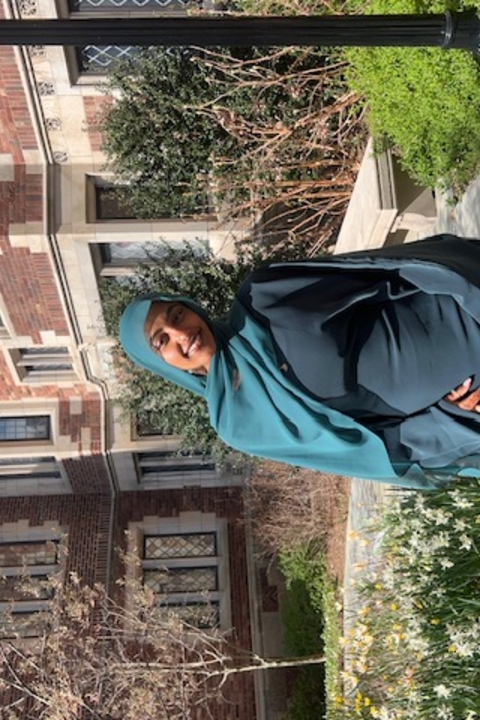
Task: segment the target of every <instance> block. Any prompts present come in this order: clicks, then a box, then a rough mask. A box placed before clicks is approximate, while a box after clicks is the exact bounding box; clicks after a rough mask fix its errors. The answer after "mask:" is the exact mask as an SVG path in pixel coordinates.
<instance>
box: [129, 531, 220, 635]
mask: <svg viewBox="0 0 480 720" xmlns="http://www.w3.org/2000/svg"><path fill="white" fill-rule="evenodd" d="M218 560H219V559H218V556H217V535H216V533H215V532H193V533H188V534H175V535H145V536H144V543H143V560H142V566H143V580H144V583H145V585H146V586H147V587H149V588H150V589H151V590H152V591H153V592H154V594H155V595H157V596H158V597H159V601H160V602H162V603H164V604H165V605H166V607H167V609H170V610H172V611H174V612H175V613H176V614H177V613H179V614H181V616H182V618H184V619H185V621H186V622H189V623H191V624H192V625H196V626H197V627H202V628H212V627H216V626H217V625H219V622H220V615H219V577H218Z"/></svg>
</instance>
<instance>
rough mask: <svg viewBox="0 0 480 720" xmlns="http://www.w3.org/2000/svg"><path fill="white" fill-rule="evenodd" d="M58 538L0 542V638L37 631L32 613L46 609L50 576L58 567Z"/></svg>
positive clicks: (28, 634)
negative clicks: (0, 636)
mask: <svg viewBox="0 0 480 720" xmlns="http://www.w3.org/2000/svg"><path fill="white" fill-rule="evenodd" d="M58 546H59V541H58V538H55V539H49V540H35V541H31V540H25V541H16V542H2V543H0V576H1V577H0V611H2V610H4V611H5V610H7V609H8V610H10V611H11V617H10V615H9V614H5V613H2V614H1V616H0V617H1V621H0V633H1V635H2V637H4V638H6V637H11V636H12V635H17V634H20V636H23V637H32V636H35V635H37V634H38V630H37V628H36V625H35V617H34V616H35V614H36V613H38V612H40V611H41V610H46V609H47V608H48V601H49V600H50V599H51V597H52V587H51V584H50V583H49V578H50V577H51V576H52V575H54V574H55V573H57V572H58V571H59V569H60V562H59V553H58Z"/></svg>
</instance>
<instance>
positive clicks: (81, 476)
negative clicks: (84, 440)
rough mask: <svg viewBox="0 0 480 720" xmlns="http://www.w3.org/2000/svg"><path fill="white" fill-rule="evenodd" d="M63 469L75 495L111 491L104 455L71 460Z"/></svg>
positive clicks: (65, 462)
mask: <svg viewBox="0 0 480 720" xmlns="http://www.w3.org/2000/svg"><path fill="white" fill-rule="evenodd" d="M63 467H64V469H65V471H66V473H67V476H68V479H69V482H70V485H71V486H72V490H73V492H74V493H78V494H82V493H97V492H105V493H108V492H109V491H110V482H109V479H108V473H107V468H106V467H105V459H104V457H103V456H102V455H96V456H93V457H82V458H70V459H68V460H64V461H63ZM80 502H81V501H80Z"/></svg>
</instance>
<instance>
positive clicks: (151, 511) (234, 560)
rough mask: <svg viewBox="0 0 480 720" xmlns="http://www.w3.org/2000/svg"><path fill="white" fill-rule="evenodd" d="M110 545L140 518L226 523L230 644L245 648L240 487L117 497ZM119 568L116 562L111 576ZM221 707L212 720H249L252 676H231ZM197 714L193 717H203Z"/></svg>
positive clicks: (246, 602) (245, 596) (245, 579)
mask: <svg viewBox="0 0 480 720" xmlns="http://www.w3.org/2000/svg"><path fill="white" fill-rule="evenodd" d="M117 508H118V509H117V514H116V545H117V546H118V547H125V530H127V529H128V524H129V523H130V522H135V521H137V522H141V521H142V520H143V518H144V517H145V516H157V517H176V516H178V515H179V513H181V512H187V511H200V512H204V513H215V515H216V516H217V517H218V518H224V519H226V520H227V521H228V548H229V574H230V592H231V597H230V602H231V608H232V628H233V638H234V640H235V643H236V644H237V645H238V647H239V649H241V650H247V651H248V650H251V624H250V613H249V595H248V575H247V554H246V544H245V524H244V522H243V520H242V516H243V500H242V489H241V488H203V489H202V488H200V487H198V488H188V489H186V488H184V489H181V490H157V491H150V492H137V493H135V492H127V493H122V494H121V495H120V497H119V498H118V502H117ZM121 572H122V568H121V567H120V566H119V565H118V564H117V570H116V573H117V575H120V574H121ZM224 696H225V700H226V702H225V703H223V702H222V703H221V704H220V705H219V706H218V707H215V708H212V710H214V717H215V720H232V719H233V718H235V720H255V717H256V712H255V695H254V683H253V675H252V674H250V673H247V674H244V675H241V676H237V677H235V676H234V677H233V678H231V679H230V680H229V681H228V682H227V684H226V686H225V688H224ZM204 717H205V711H203V713H202V711H201V710H200V711H199V714H198V718H199V720H200V718H204Z"/></svg>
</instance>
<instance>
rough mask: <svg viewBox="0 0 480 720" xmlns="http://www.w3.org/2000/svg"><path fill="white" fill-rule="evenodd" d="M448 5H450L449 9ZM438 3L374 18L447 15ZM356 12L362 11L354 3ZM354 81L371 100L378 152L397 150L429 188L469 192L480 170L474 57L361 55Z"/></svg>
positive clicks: (354, 56) (423, 52)
mask: <svg viewBox="0 0 480 720" xmlns="http://www.w3.org/2000/svg"><path fill="white" fill-rule="evenodd" d="M447 5H448V4H447ZM447 5H446V4H445V3H444V2H439V1H438V0H433V1H429V0H372V2H370V3H368V6H367V12H369V13H379V14H384V13H409V12H410V13H428V12H437V13H441V12H443V11H444V10H446V9H464V8H462V7H461V3H457V4H456V6H455V7H452V3H450V4H449V6H448V7H447ZM350 7H351V9H355V10H358V9H360V8H362V7H363V3H358V2H357V1H356V0H350ZM345 55H346V57H347V59H348V60H349V62H350V63H351V68H350V71H349V73H348V77H349V81H350V83H351V85H352V87H354V89H355V90H357V91H358V92H359V93H361V94H362V95H363V96H364V97H365V101H366V105H367V108H368V114H367V122H368V125H369V128H370V130H371V132H372V134H373V135H374V137H375V138H376V139H377V146H381V145H382V143H385V142H386V143H388V144H390V145H391V146H392V147H393V148H394V150H395V151H396V152H397V153H398V154H399V157H400V162H401V164H402V165H403V167H404V168H405V170H406V171H407V172H408V173H409V174H410V175H411V176H412V177H414V178H416V180H417V181H418V182H419V183H420V184H423V185H425V186H430V187H433V186H435V185H437V184H440V185H441V186H443V187H447V186H452V187H453V188H456V189H457V190H458V191H460V190H462V189H463V188H464V187H465V186H466V185H467V184H468V183H469V182H470V181H471V180H472V179H473V177H474V176H475V174H476V172H478V169H479V167H480V74H479V67H478V63H477V61H476V59H475V58H474V57H473V55H472V54H471V53H469V52H466V51H460V50H454V51H444V50H441V49H438V48H355V49H353V48H352V49H347V50H346V51H345Z"/></svg>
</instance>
